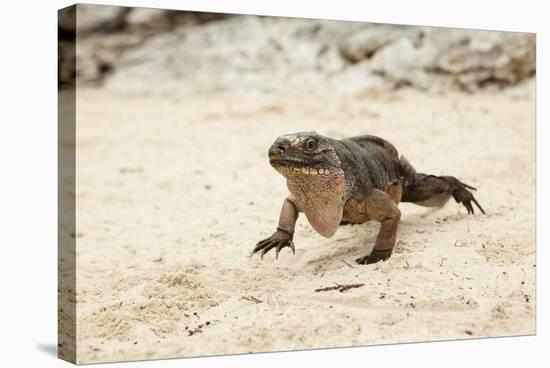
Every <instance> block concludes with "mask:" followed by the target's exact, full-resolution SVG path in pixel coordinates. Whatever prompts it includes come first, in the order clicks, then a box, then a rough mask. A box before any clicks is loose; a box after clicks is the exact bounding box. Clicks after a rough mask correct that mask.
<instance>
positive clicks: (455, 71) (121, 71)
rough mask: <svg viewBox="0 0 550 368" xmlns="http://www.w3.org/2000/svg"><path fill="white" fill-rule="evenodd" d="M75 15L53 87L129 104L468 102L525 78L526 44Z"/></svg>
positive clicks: (338, 25) (194, 18) (374, 29)
mask: <svg viewBox="0 0 550 368" xmlns="http://www.w3.org/2000/svg"><path fill="white" fill-rule="evenodd" d="M73 9H74V8H73ZM78 9H79V11H78V20H77V23H78V40H79V45H78V46H79V47H78V51H77V53H76V55H75V54H74V47H73V44H72V42H73V41H72V40H71V37H70V35H71V34H74V32H75V31H76V30H75V25H74V22H71V14H70V13H67V14H65V18H62V19H61V21H60V26H59V27H60V29H59V31H60V51H61V52H60V54H59V55H60V56H59V65H60V68H59V82H60V85H61V86H62V87H64V86H66V85H68V84H70V83H73V82H74V78H75V77H76V82H77V84H78V85H91V86H107V87H109V88H111V89H114V90H120V91H122V92H128V93H137V94H139V93H154V92H158V93H162V94H185V93H200V92H201V91H202V92H217V91H242V92H267V93H269V92H274V91H280V90H289V89H296V88H298V89H301V90H305V91H309V92H315V91H318V90H320V89H323V90H325V91H324V92H328V91H333V92H336V93H350V94H355V93H360V92H363V91H368V90H372V89H377V90H385V89H399V88H402V87H407V86H410V87H412V88H415V89H418V90H425V91H434V92H440V91H444V90H449V89H457V90H462V91H467V92H475V91H477V90H479V89H485V88H496V89H500V88H505V87H507V86H511V85H516V84H518V83H521V82H522V81H524V80H527V79H531V78H532V77H533V76H534V75H535V35H534V34H526V33H510V32H495V31H477V30H465V29H450V28H436V27H420V26H400V25H388V24H372V23H360V22H348V21H326V20H315V19H296V18H279V17H263V16H249V15H230V14H214V13H200V12H187V11H171V10H160V9H147V8H124V7H115V6H112V7H110V6H95V5H81V6H79V7H78ZM72 16H74V14H73V15H72ZM64 19H65V20H64ZM75 58H76V61H77V62H76V64H75V63H74V60H75ZM75 65H76V70H73V69H74V67H75Z"/></svg>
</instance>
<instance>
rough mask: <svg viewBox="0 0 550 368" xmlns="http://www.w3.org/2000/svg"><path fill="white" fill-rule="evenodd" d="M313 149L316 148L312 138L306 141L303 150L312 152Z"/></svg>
mask: <svg viewBox="0 0 550 368" xmlns="http://www.w3.org/2000/svg"><path fill="white" fill-rule="evenodd" d="M315 148H317V141H316V140H315V139H313V138H310V139H308V140H307V141H306V144H305V149H306V150H308V151H313V150H314V149H315Z"/></svg>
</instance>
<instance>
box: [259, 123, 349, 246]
mask: <svg viewBox="0 0 550 368" xmlns="http://www.w3.org/2000/svg"><path fill="white" fill-rule="evenodd" d="M333 142H334V141H333V140H331V139H330V138H327V137H323V136H322V135H319V134H317V133H315V132H300V133H294V134H286V135H282V136H280V137H278V138H277V139H276V140H275V142H274V143H273V144H272V145H271V147H270V148H269V161H270V163H271V166H273V167H274V168H275V170H277V171H278V172H279V173H281V174H282V175H283V176H284V177H285V178H286V179H287V186H288V189H289V190H290V192H291V193H292V198H293V199H294V201H295V202H296V204H297V205H298V206H299V208H300V210H301V211H303V212H304V213H305V215H306V217H307V219H308V221H309V223H310V224H311V226H313V228H314V229H315V230H317V232H318V233H320V234H321V235H323V236H325V237H331V236H332V235H333V234H334V233H335V232H336V229H337V227H338V225H339V224H340V221H341V219H342V210H343V205H344V192H345V175H344V171H343V169H342V164H341V161H340V158H339V157H338V153H337V151H336V148H335V147H334V145H333Z"/></svg>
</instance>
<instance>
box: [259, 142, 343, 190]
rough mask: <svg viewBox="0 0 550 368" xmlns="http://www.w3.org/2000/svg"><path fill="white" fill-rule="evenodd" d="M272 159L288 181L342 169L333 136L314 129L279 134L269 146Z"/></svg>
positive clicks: (272, 164)
mask: <svg viewBox="0 0 550 368" xmlns="http://www.w3.org/2000/svg"><path fill="white" fill-rule="evenodd" d="M269 161H270V163H271V166H273V167H274V168H275V170H277V171H278V172H280V173H281V174H282V175H283V176H285V177H286V178H287V179H289V180H293V179H294V180H304V179H305V178H308V177H315V176H328V175H331V174H334V173H336V172H340V171H341V170H342V169H341V163H340V159H339V158H338V155H337V153H336V150H335V149H334V147H333V145H332V144H331V141H330V139H329V138H327V137H323V136H322V135H320V134H317V133H315V132H300V133H294V134H285V135H282V136H280V137H278V138H277V139H276V140H275V142H273V144H272V145H271V147H270V148H269ZM311 179H314V178H311Z"/></svg>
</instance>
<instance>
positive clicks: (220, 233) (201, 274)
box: [76, 89, 535, 363]
mask: <svg viewBox="0 0 550 368" xmlns="http://www.w3.org/2000/svg"><path fill="white" fill-rule="evenodd" d="M512 92H513V91H512ZM512 92H510V91H509V92H506V93H504V92H493V93H489V92H486V93H480V94H476V95H464V94H447V95H445V96H434V95H427V94H422V93H419V92H414V91H403V92H400V93H397V94H376V93H369V94H365V95H362V96H355V97H333V96H330V94H329V93H326V94H325V95H321V96H299V95H292V94H288V95H286V96H281V95H277V96H256V97H254V96H236V95H234V94H233V95H224V94H216V95H212V96H201V97H192V98H181V99H179V100H175V99H171V98H170V97H127V96H121V95H117V94H114V93H112V92H108V91H107V90H100V89H98V90H80V91H79V94H78V114H77V121H78V125H77V130H78V134H77V155H78V160H77V163H78V173H77V183H78V184H77V200H78V212H77V234H76V236H77V242H78V245H77V266H78V277H77V291H78V295H77V300H78V303H79V304H78V310H77V312H78V313H77V316H78V361H79V362H81V363H82V362H102V361H114V360H133V359H148V358H167V357H178V356H198V355H216V354H228V353H246V352H259V351H274V350H276V351H279V350H290V349H305V348H318V347H336V346H350V345H370V344H386V343H399V342H410V341H428V340H444V339H462V338H471V337H486V336H501V335H525V334H533V333H535V108H534V97H533V96H532V94H530V93H527V94H525V93H524V92H525V91H524V90H521V89H520V90H519V93H518V94H517V95H515V94H514V93H512ZM516 92H517V91H516ZM302 130H315V131H317V132H319V133H321V134H324V135H329V136H332V137H335V138H341V137H345V136H353V135H358V134H365V133H369V134H375V135H380V136H382V137H384V138H387V139H389V140H390V141H391V142H392V143H394V144H395V145H396V147H397V148H398V149H399V151H400V152H402V153H403V154H405V155H406V156H407V158H408V159H409V160H410V161H411V163H412V164H413V165H414V166H415V167H416V168H417V170H419V171H421V172H427V173H433V174H450V175H455V176H457V177H459V178H460V179H461V180H463V181H464V182H466V183H468V184H471V185H474V186H478V187H479V191H478V192H477V194H476V195H477V198H478V200H479V202H480V203H481V204H482V205H483V206H484V208H485V209H486V210H487V213H488V214H487V216H482V215H475V216H468V215H466V210H465V209H464V208H462V207H460V206H459V205H457V204H456V203H455V202H454V201H451V202H449V204H448V205H447V206H446V207H445V208H443V209H442V210H440V211H437V212H431V211H429V210H427V209H425V208H422V207H417V206H414V205H410V204H402V205H401V210H402V214H403V215H402V222H401V226H400V229H399V234H398V245H397V248H396V251H395V253H394V255H393V256H392V257H391V259H390V260H389V261H387V262H384V263H379V264H375V265H369V266H359V265H356V264H355V263H354V260H355V258H357V257H359V256H362V255H365V254H367V253H368V252H369V251H370V249H371V247H372V246H373V243H374V238H375V236H376V233H377V230H378V224H376V223H369V224H365V225H358V226H346V227H341V228H340V229H339V230H338V232H337V233H336V235H335V236H334V237H333V238H331V239H324V238H322V237H321V236H320V235H318V234H316V233H315V232H314V231H313V230H312V229H311V227H310V226H309V224H308V223H307V221H306V220H305V218H303V217H301V218H300V219H299V221H298V225H297V231H296V235H295V244H296V255H295V256H292V254H291V252H290V251H289V250H288V249H285V250H284V251H283V252H281V254H280V257H279V260H278V261H276V260H275V259H274V254H272V253H269V254H268V255H267V256H266V257H265V259H264V261H263V262H261V261H260V259H259V257H254V258H250V257H249V254H250V251H251V250H252V248H253V247H254V245H255V243H256V242H257V241H258V240H260V239H263V238H265V237H267V236H268V235H270V234H271V232H272V231H273V230H274V227H275V225H276V221H277V218H278V214H279V209H280V206H281V204H282V200H283V199H284V197H285V195H286V187H285V183H284V179H283V178H282V177H281V176H280V175H279V174H277V173H276V172H275V171H274V170H273V169H272V168H271V167H270V166H269V163H268V160H267V157H266V156H267V148H268V147H269V145H270V144H271V142H272V141H273V140H274V139H275V137H277V136H278V135H280V134H282V133H288V132H295V131H302ZM335 283H341V284H346V283H364V284H365V285H364V286H363V287H361V288H356V289H351V290H348V291H346V292H344V293H340V292H338V291H329V292H320V293H316V292H314V289H316V288H320V287H326V286H332V285H334V284H335ZM243 297H254V298H257V299H258V300H259V301H262V302H261V303H256V302H255V301H254V300H253V299H249V300H246V299H243ZM199 325H202V328H199V329H198V330H199V331H200V332H198V331H197V332H195V333H190V331H195V329H197V328H198V326H199ZM190 335H191V336H190Z"/></svg>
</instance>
